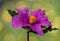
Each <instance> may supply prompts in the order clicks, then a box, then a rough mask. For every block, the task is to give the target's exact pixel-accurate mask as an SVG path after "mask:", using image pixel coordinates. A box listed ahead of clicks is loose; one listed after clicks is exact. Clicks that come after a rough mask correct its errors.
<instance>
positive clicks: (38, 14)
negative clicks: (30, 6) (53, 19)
mask: <svg viewBox="0 0 60 41" xmlns="http://www.w3.org/2000/svg"><path fill="white" fill-rule="evenodd" d="M31 15H33V16H36V17H37V16H42V15H45V12H44V11H43V10H41V9H37V10H35V11H33V12H31Z"/></svg>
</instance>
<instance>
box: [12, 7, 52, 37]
mask: <svg viewBox="0 0 60 41" xmlns="http://www.w3.org/2000/svg"><path fill="white" fill-rule="evenodd" d="M15 10H16V11H17V12H18V15H15V16H13V17H12V26H13V28H15V29H19V28H22V27H25V26H29V27H30V29H31V30H32V31H35V32H36V33H38V34H39V35H41V36H43V35H44V32H43V29H42V27H41V26H52V24H51V23H50V22H49V21H48V17H47V16H46V14H45V12H44V11H43V10H41V9H37V10H35V11H33V12H29V10H28V8H24V9H19V8H16V9H15ZM29 13H30V14H29Z"/></svg>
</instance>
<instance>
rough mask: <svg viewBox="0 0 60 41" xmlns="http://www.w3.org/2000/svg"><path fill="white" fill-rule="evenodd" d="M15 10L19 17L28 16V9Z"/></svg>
mask: <svg viewBox="0 0 60 41" xmlns="http://www.w3.org/2000/svg"><path fill="white" fill-rule="evenodd" d="M15 10H16V11H17V12H18V13H19V14H20V15H28V13H29V11H28V8H24V9H19V8H16V9H15Z"/></svg>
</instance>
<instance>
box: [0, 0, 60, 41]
mask: <svg viewBox="0 0 60 41" xmlns="http://www.w3.org/2000/svg"><path fill="white" fill-rule="evenodd" d="M25 7H28V8H29V9H30V10H32V11H33V10H36V9H38V8H41V9H43V10H46V15H47V16H48V18H49V21H51V23H52V25H53V28H54V27H55V28H58V29H59V30H57V31H51V32H48V33H46V34H45V35H44V36H39V35H36V34H34V33H30V41H60V0H1V1H0V41H26V30H24V29H22V28H21V29H18V30H14V29H13V28H12V26H11V19H12V17H11V16H10V15H9V13H8V12H7V9H12V10H13V9H14V8H25Z"/></svg>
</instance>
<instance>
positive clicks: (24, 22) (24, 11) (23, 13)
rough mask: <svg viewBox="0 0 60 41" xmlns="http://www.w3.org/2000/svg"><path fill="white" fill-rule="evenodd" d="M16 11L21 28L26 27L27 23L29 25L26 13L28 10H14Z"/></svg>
mask: <svg viewBox="0 0 60 41" xmlns="http://www.w3.org/2000/svg"><path fill="white" fill-rule="evenodd" d="M16 11H17V12H18V13H19V14H20V17H21V18H22V21H23V26H24V25H28V23H29V14H28V13H29V11H28V8H24V9H18V8H16Z"/></svg>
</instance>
